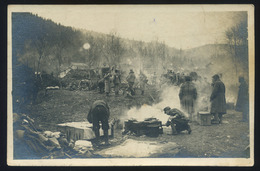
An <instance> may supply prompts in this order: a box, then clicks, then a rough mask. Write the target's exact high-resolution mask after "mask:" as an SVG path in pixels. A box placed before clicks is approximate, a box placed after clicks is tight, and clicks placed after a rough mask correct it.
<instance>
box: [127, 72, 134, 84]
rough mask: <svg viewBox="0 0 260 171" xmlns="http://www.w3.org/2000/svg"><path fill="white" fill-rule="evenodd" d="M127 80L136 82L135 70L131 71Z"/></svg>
mask: <svg viewBox="0 0 260 171" xmlns="http://www.w3.org/2000/svg"><path fill="white" fill-rule="evenodd" d="M126 80H127V82H128V83H134V82H135V74H134V73H133V72H130V73H129V75H128V76H127V77H126Z"/></svg>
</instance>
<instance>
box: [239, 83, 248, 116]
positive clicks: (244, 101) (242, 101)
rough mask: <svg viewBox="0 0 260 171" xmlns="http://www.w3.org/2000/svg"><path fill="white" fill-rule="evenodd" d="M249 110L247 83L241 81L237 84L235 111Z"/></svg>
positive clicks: (244, 111)
mask: <svg viewBox="0 0 260 171" xmlns="http://www.w3.org/2000/svg"><path fill="white" fill-rule="evenodd" d="M248 110H249V94H248V85H247V83H246V82H245V81H243V82H242V83H241V84H240V86H239V91H238V97H237V103H236V111H239V112H243V113H248Z"/></svg>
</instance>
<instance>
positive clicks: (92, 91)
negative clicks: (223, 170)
mask: <svg viewBox="0 0 260 171" xmlns="http://www.w3.org/2000/svg"><path fill="white" fill-rule="evenodd" d="M254 34H255V33H254V6H253V5H250V4H248V5H236V4H233V5H9V6H8V59H7V61H8V67H7V68H8V76H7V77H8V91H7V94H8V95H7V97H8V114H7V126H8V128H7V141H8V142H7V164H8V165H10V166H253V165H254V98H255V91H254V89H255V88H254V83H255V62H254V61H255V45H254V39H255V37H254V36H255V35H254Z"/></svg>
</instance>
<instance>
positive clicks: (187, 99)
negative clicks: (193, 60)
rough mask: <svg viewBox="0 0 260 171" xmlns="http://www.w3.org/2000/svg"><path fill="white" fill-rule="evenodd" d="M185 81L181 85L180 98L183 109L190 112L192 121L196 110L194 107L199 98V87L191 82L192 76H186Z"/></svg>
mask: <svg viewBox="0 0 260 171" xmlns="http://www.w3.org/2000/svg"><path fill="white" fill-rule="evenodd" d="M185 81H186V82H185V83H183V84H182V85H181V89H180V92H179V98H180V102H181V107H182V109H183V110H185V111H187V112H188V113H189V115H190V116H189V117H190V120H191V121H192V115H193V114H194V112H195V110H194V108H195V100H196V99H197V89H196V87H195V85H194V84H193V83H192V82H191V77H190V76H186V77H185Z"/></svg>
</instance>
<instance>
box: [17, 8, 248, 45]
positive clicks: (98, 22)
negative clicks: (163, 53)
mask: <svg viewBox="0 0 260 171" xmlns="http://www.w3.org/2000/svg"><path fill="white" fill-rule="evenodd" d="M190 7H191V6H173V5H168V6H165V5H159V6H150V5H149V6H148V5H147V6H122V5H118V6H111V5H106V6H79V5H75V6H62V5H56V6H54V5H53V6H30V7H28V6H24V7H23V8H19V10H18V11H24V12H32V13H34V14H38V16H41V17H43V18H46V19H51V20H52V21H54V22H56V23H60V24H62V25H65V26H72V27H75V28H80V29H86V30H91V31H95V32H101V33H106V34H109V33H110V32H117V33H118V34H119V35H120V36H121V37H123V38H128V39H134V40H142V41H145V42H149V41H154V40H158V41H161V42H165V43H166V44H167V45H168V46H170V47H175V48H182V49H189V48H194V47H198V46H202V45H205V44H212V43H225V31H226V30H227V29H229V28H230V27H232V26H234V25H236V24H237V23H239V22H240V21H241V20H242V19H243V18H245V17H247V16H246V13H245V12H240V11H241V8H234V9H232V8H231V7H227V6H224V7H223V6H222V7H221V6H219V7H218V8H216V7H214V8H213V6H193V7H192V8H190Z"/></svg>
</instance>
